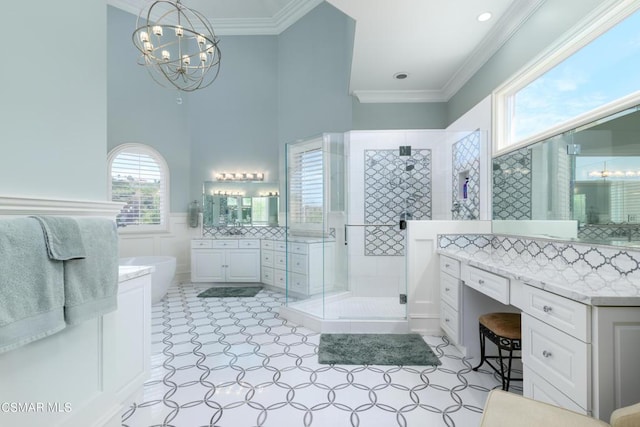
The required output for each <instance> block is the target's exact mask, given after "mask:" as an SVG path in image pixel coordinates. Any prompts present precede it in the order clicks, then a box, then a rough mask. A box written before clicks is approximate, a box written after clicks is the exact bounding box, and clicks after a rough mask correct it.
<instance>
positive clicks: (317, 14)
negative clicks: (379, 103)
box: [278, 3, 355, 144]
mask: <svg viewBox="0 0 640 427" xmlns="http://www.w3.org/2000/svg"><path fill="white" fill-rule="evenodd" d="M354 29H355V28H354V23H353V20H352V19H351V18H349V17H347V16H346V15H345V14H343V13H342V12H340V11H339V10H337V9H336V8H334V7H333V6H331V5H329V4H328V3H321V4H320V5H319V6H317V7H316V8H315V9H313V10H312V11H311V12H309V13H308V14H307V15H305V16H304V17H302V18H301V19H300V20H298V21H297V22H296V23H295V24H293V25H292V26H291V27H289V28H288V29H287V30H285V31H284V32H282V33H281V34H280V35H279V36H278V139H279V141H280V143H281V144H286V143H289V142H293V141H296V140H298V139H304V138H309V137H313V136H317V135H320V134H321V133H323V132H345V131H347V130H350V129H351V123H352V119H351V96H350V95H349V78H350V70H351V56H352V55H351V52H352V49H353V36H354Z"/></svg>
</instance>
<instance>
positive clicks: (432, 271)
mask: <svg viewBox="0 0 640 427" xmlns="http://www.w3.org/2000/svg"><path fill="white" fill-rule="evenodd" d="M487 233H491V221H407V288H408V289H407V297H408V304H409V307H408V312H407V316H408V319H409V328H410V329H411V330H412V331H414V332H419V333H422V334H430V335H432V334H436V335H438V334H442V331H441V329H440V262H439V261H440V256H439V255H438V253H437V252H436V250H437V248H438V234H487Z"/></svg>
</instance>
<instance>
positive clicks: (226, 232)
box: [202, 226, 286, 239]
mask: <svg viewBox="0 0 640 427" xmlns="http://www.w3.org/2000/svg"><path fill="white" fill-rule="evenodd" d="M285 231H286V228H285V227H265V226H262V227H258V226H242V227H226V226H221V227H203V228H202V237H213V238H221V237H233V236H238V237H255V238H256V239H284V238H285V235H286V232H285Z"/></svg>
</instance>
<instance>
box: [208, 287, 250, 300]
mask: <svg viewBox="0 0 640 427" xmlns="http://www.w3.org/2000/svg"><path fill="white" fill-rule="evenodd" d="M261 290H262V286H230V287H224V288H223V287H213V288H209V289H207V290H206V291H204V292H200V293H199V294H198V297H200V298H247V297H255V296H256V295H257V294H258V292H260V291H261Z"/></svg>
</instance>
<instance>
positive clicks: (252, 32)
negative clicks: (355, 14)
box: [107, 0, 323, 36]
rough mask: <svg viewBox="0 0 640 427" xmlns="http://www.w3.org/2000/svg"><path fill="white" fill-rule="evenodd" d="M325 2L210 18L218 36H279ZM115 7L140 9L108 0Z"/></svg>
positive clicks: (297, 1) (305, 0) (296, 0)
mask: <svg viewBox="0 0 640 427" xmlns="http://www.w3.org/2000/svg"><path fill="white" fill-rule="evenodd" d="M322 2H323V0H291V1H290V2H289V3H288V4H287V5H286V6H285V7H283V8H282V9H281V10H279V11H278V12H277V13H276V14H275V15H274V16H273V17H271V18H222V19H215V18H208V19H209V20H210V22H211V25H212V26H213V29H214V30H215V32H216V35H217V36H220V35H226V36H259V35H278V34H280V33H282V32H283V31H284V30H286V29H287V28H289V27H290V26H291V25H293V24H294V23H295V22H296V21H298V20H299V19H300V18H302V17H303V16H304V15H306V14H307V13H309V12H310V11H311V10H312V9H314V8H315V7H316V6H318V5H319V4H320V3H322ZM107 3H108V4H109V5H111V6H113V7H117V8H118V9H121V10H124V11H125V12H129V13H131V14H133V15H135V16H138V15H139V14H140V9H139V8H137V7H136V6H134V5H132V4H131V2H130V1H128V0H107Z"/></svg>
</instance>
